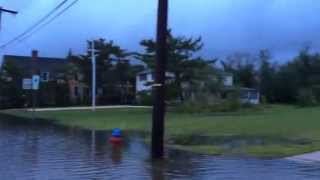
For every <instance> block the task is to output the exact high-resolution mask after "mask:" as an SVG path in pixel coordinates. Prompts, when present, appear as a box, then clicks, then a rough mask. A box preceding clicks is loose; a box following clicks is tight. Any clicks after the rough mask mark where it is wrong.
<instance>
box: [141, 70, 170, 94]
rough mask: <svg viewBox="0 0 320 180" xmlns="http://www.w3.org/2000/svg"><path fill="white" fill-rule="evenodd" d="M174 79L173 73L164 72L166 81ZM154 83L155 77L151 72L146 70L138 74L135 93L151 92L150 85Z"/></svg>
mask: <svg viewBox="0 0 320 180" xmlns="http://www.w3.org/2000/svg"><path fill="white" fill-rule="evenodd" d="M174 77H175V76H174V74H173V73H170V72H166V79H167V80H170V79H173V78H174ZM154 81H155V75H154V72H153V71H151V70H146V71H143V72H140V73H138V74H137V76H136V92H141V91H151V90H152V84H153V83H154Z"/></svg>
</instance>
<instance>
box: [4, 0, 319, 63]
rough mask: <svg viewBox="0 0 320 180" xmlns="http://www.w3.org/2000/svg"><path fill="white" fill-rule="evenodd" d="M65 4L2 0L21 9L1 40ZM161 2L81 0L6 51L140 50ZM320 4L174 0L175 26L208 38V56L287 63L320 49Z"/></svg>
mask: <svg viewBox="0 0 320 180" xmlns="http://www.w3.org/2000/svg"><path fill="white" fill-rule="evenodd" d="M59 2H60V0H28V1H22V0H0V4H1V5H3V6H6V7H10V8H15V9H17V10H19V11H20V15H19V16H17V17H16V18H13V17H10V16H5V17H3V18H4V22H3V24H4V28H3V31H2V32H1V34H2V37H1V42H2V43H3V42H5V41H7V40H9V39H10V38H12V37H14V36H15V35H17V34H19V33H20V32H22V31H23V30H24V29H26V28H27V27H28V26H30V25H31V24H32V23H34V21H36V20H37V19H39V18H40V17H41V16H43V15H44V14H45V13H47V12H48V11H49V10H50V9H51V8H52V7H54V6H55V5H56V4H58V3H59ZM156 6H157V4H156V1H155V0H154V1H150V0H117V1H114V0H103V1H102V0H90V1H88V0H87V1H85V0H80V1H79V3H78V4H77V5H76V6H75V7H73V8H72V9H71V10H70V11H68V12H67V13H66V14H65V15H64V16H63V17H61V18H60V19H58V20H57V21H55V22H54V23H52V24H51V25H49V26H47V27H46V28H45V29H43V30H42V31H40V32H38V33H37V34H36V35H34V36H33V37H31V38H30V39H28V40H27V41H25V42H24V43H20V44H18V45H16V46H10V47H8V48H7V49H6V50H5V51H4V52H5V53H15V54H28V53H29V52H30V50H31V49H32V48H38V49H40V51H41V54H42V55H46V56H65V55H66V53H67V51H68V49H69V48H72V49H74V51H75V52H78V53H81V52H83V51H84V49H85V45H86V44H85V40H86V39H90V38H96V37H104V38H107V39H113V40H115V41H116V42H117V43H119V44H120V45H122V46H123V47H124V48H126V49H130V50H139V49H140V47H139V41H140V40H141V39H143V38H152V37H154V34H155V17H156ZM319 10H320V1H318V0H265V1H264V0H188V1H186V0H171V5H170V27H171V28H172V29H173V33H174V34H176V35H187V36H189V35H192V36H202V37H203V40H204V42H205V45H206V46H205V48H204V50H203V51H202V52H201V54H202V55H204V56H206V57H215V56H225V55H227V54H230V53H232V52H235V51H248V52H256V51H258V50H259V49H262V48H268V49H270V50H272V52H273V54H274V57H275V58H276V59H279V60H285V59H287V58H288V57H290V56H292V55H295V53H297V51H298V50H299V49H300V48H301V47H302V46H303V45H304V44H306V43H309V44H310V43H311V44H312V46H313V47H314V48H315V49H319V47H320V40H319V38H317V36H318V35H317V33H318V32H319V31H320V21H319V20H318V19H317V16H318V12H319Z"/></svg>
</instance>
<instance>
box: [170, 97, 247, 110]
mask: <svg viewBox="0 0 320 180" xmlns="http://www.w3.org/2000/svg"><path fill="white" fill-rule="evenodd" d="M240 108H241V103H240V101H239V100H238V99H232V98H230V99H220V98H216V97H212V96H211V97H210V96H201V97H197V98H196V99H194V100H189V101H186V102H184V103H182V104H180V105H178V106H177V107H176V108H175V109H176V111H178V112H184V113H202V112H208V113H212V112H233V111H238V110H239V109H240Z"/></svg>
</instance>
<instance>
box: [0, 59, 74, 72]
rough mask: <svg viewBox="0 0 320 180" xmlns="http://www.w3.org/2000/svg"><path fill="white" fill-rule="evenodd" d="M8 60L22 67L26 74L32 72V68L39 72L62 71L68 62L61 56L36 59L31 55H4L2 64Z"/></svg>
mask: <svg viewBox="0 0 320 180" xmlns="http://www.w3.org/2000/svg"><path fill="white" fill-rule="evenodd" d="M8 62H10V63H12V64H14V65H15V66H16V67H18V68H20V69H23V70H24V73H25V74H27V75H29V74H31V73H32V70H33V68H34V69H36V70H37V71H40V72H50V73H59V72H64V71H65V70H66V68H67V65H68V63H69V61H68V60H66V59H62V58H48V57H38V58H37V60H33V59H32V57H28V56H14V55H4V57H3V65H4V64H6V63H8ZM33 62H35V63H33Z"/></svg>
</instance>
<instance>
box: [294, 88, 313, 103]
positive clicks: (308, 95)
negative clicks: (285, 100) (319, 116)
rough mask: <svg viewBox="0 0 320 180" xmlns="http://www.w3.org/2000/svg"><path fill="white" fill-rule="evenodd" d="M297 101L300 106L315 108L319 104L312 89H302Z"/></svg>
mask: <svg viewBox="0 0 320 180" xmlns="http://www.w3.org/2000/svg"><path fill="white" fill-rule="evenodd" d="M297 101H298V104H299V105H300V106H315V105H317V104H318V102H317V98H316V96H315V95H314V92H313V90H312V89H311V88H302V89H300V90H299V92H298V97H297Z"/></svg>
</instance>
